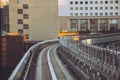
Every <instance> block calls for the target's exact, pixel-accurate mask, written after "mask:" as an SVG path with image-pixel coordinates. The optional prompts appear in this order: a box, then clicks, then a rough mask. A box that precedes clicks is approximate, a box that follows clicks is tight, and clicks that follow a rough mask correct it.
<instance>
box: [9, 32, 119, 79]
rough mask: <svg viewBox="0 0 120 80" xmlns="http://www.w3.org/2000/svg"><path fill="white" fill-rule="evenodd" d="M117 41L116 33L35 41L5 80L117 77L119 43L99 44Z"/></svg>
mask: <svg viewBox="0 0 120 80" xmlns="http://www.w3.org/2000/svg"><path fill="white" fill-rule="evenodd" d="M87 37H88V36H87ZM116 41H117V42H116ZM119 42H120V36H119V35H118V34H117V35H109V36H105V35H101V36H100V37H98V36H95V35H94V36H89V39H87V38H84V39H81V40H77V39H73V36H65V37H64V36H62V37H60V39H59V40H48V41H43V42H40V43H37V44H35V45H34V46H32V47H31V48H30V49H29V50H28V51H27V52H26V54H25V55H24V57H23V58H22V59H21V61H20V62H19V64H18V65H17V67H16V69H15V70H14V71H13V73H12V74H11V76H10V77H9V79H8V80H48V79H49V80H78V79H79V80H120V52H119V50H120V49H119V48H120V47H119V46H120V45H117V48H114V49H113V48H109V47H108V46H103V45H104V44H107V45H108V43H114V44H115V43H116V44H117V43H119ZM112 46H113V45H112ZM114 46H115V45H114ZM58 56H59V57H58ZM61 60H62V61H61Z"/></svg>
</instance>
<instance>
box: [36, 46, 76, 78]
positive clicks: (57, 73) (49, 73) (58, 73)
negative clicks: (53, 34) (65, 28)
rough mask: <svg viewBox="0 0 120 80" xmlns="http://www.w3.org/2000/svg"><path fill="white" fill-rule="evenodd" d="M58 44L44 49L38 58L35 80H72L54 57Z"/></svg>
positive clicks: (57, 58) (55, 56)
mask: <svg viewBox="0 0 120 80" xmlns="http://www.w3.org/2000/svg"><path fill="white" fill-rule="evenodd" d="M58 46H59V45H58V44H55V45H51V46H48V47H46V48H44V49H43V50H42V51H41V52H40V55H39V57H38V61H37V66H36V74H35V80H74V78H73V77H72V76H71V75H70V74H69V72H68V70H67V69H66V68H65V67H64V65H63V64H62V63H61V61H60V59H59V57H58V56H57V55H56V48H57V47H58Z"/></svg>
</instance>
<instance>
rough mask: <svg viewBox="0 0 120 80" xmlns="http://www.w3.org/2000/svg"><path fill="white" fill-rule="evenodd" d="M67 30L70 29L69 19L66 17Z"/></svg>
mask: <svg viewBox="0 0 120 80" xmlns="http://www.w3.org/2000/svg"><path fill="white" fill-rule="evenodd" d="M67 30H68V31H70V30H71V29H70V19H67Z"/></svg>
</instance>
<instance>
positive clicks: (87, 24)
mask: <svg viewBox="0 0 120 80" xmlns="http://www.w3.org/2000/svg"><path fill="white" fill-rule="evenodd" d="M58 10H59V11H58V16H59V21H58V25H59V29H60V30H61V31H73V32H74V31H87V30H90V31H92V32H98V31H103V30H104V31H109V30H114V31H116V30H119V29H120V1H119V0H65V1H64V0H59V7H58Z"/></svg>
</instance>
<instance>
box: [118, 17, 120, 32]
mask: <svg viewBox="0 0 120 80" xmlns="http://www.w3.org/2000/svg"><path fill="white" fill-rule="evenodd" d="M118 30H120V18H118Z"/></svg>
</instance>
